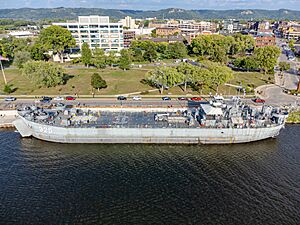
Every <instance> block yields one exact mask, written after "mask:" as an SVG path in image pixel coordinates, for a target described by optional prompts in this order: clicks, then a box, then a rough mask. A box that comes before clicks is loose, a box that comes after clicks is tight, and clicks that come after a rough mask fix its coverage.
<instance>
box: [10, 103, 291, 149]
mask: <svg viewBox="0 0 300 225" xmlns="http://www.w3.org/2000/svg"><path fill="white" fill-rule="evenodd" d="M18 114H19V117H18V119H16V120H15V121H14V122H13V124H14V125H15V127H16V128H17V130H18V131H19V133H20V134H21V136H22V137H31V136H33V137H35V138H38V139H41V140H45V141H50V142H59V143H156V144H175V143H180V144H233V143H247V142H252V141H258V140H262V139H267V138H273V137H276V136H277V135H278V134H279V132H280V130H281V129H282V128H284V124H285V119H286V117H287V112H284V111H281V109H279V108H274V107H271V106H266V105H263V106H260V107H254V106H251V107H250V106H248V105H246V104H245V103H243V102H241V101H233V102H231V103H230V104H229V103H228V104H224V102H217V101H213V102H206V103H202V104H199V106H197V107H193V108H188V107H187V108H184V107H183V108H79V107H75V106H74V107H70V106H65V105H63V104H60V105H57V106H54V107H51V108H43V107H37V106H29V107H23V108H21V109H18Z"/></svg>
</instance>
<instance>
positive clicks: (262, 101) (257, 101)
mask: <svg viewBox="0 0 300 225" xmlns="http://www.w3.org/2000/svg"><path fill="white" fill-rule="evenodd" d="M253 101H254V102H256V103H265V102H266V101H265V100H263V99H261V98H255V99H253Z"/></svg>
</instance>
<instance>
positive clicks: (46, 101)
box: [40, 96, 52, 103]
mask: <svg viewBox="0 0 300 225" xmlns="http://www.w3.org/2000/svg"><path fill="white" fill-rule="evenodd" d="M51 100H52V98H51V97H47V96H43V97H42V99H41V100H40V102H41V103H49V102H51Z"/></svg>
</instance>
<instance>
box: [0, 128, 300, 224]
mask: <svg viewBox="0 0 300 225" xmlns="http://www.w3.org/2000/svg"><path fill="white" fill-rule="evenodd" d="M299 130H300V126H287V128H286V129H284V130H283V131H282V133H281V134H280V136H279V137H278V138H277V139H268V140H264V141H259V142H253V143H249V144H237V145H196V146H192V145H125V144H117V145H101V144H85V145H81V144H56V143H48V142H44V141H39V140H37V139H34V138H30V139H20V137H19V134H17V133H15V132H13V131H7V130H2V131H1V132H0V138H1V139H0V140H1V147H0V149H1V150H0V184H1V185H0V196H1V204H0V224H262V225H267V224H295V225H296V224H300V215H299V205H300V182H299V180H300V168H299V167H300V166H299V165H300V151H299V145H300V140H299Z"/></svg>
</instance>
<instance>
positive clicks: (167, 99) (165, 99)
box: [162, 96, 171, 101]
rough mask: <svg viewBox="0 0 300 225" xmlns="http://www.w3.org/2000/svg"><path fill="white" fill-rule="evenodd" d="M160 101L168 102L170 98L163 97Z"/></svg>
mask: <svg viewBox="0 0 300 225" xmlns="http://www.w3.org/2000/svg"><path fill="white" fill-rule="evenodd" d="M162 100H164V101H169V100H171V98H170V97H168V96H165V97H162Z"/></svg>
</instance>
